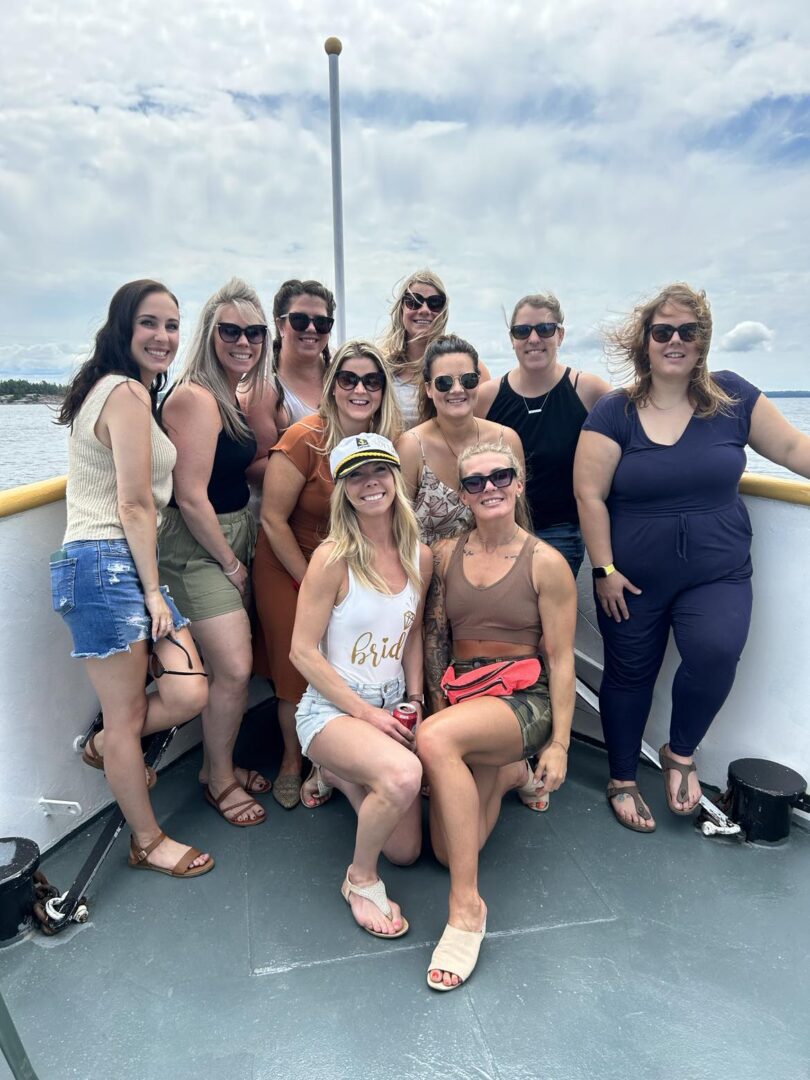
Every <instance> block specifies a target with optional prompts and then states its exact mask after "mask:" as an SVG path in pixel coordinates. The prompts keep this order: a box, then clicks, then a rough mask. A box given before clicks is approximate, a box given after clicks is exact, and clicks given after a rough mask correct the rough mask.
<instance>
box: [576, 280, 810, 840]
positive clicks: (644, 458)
mask: <svg viewBox="0 0 810 1080" xmlns="http://www.w3.org/2000/svg"><path fill="white" fill-rule="evenodd" d="M710 339H711V312H710V309H709V305H708V302H707V300H706V297H705V294H703V293H702V292H701V293H695V292H694V291H693V290H692V289H690V288H689V287H688V286H686V285H673V286H670V287H668V288H667V289H664V290H663V291H662V292H661V293H660V294H659V295H658V296H656V297H655V298H654V299H652V300H651V301H649V302H648V303H646V304H643V305H639V307H637V308H636V309H635V311H634V312H633V314H632V315H631V316H630V319H629V320H628V322H627V323H626V324H625V325H624V326H622V327H620V328H618V329H617V330H616V331H614V332H613V333H612V335H611V341H612V344H613V346H614V348H615V351H616V352H617V354H619V355H620V356H621V357H622V359H624V360H625V361H626V362H627V364H628V366H630V367H631V368H632V372H633V375H634V382H633V384H632V385H630V386H628V387H625V389H623V390H619V391H616V392H614V393H613V394H610V395H608V396H607V397H605V398H603V399H602V400H601V401H599V402H598V403H597V404H596V406H595V407H594V409H593V411H592V412H591V414H590V416H589V417H588V419H587V420H586V421H585V424H584V427H583V432H582V436H581V438H580V442H579V446H578V449H577V459H576V465H575V489H576V493H577V502H578V506H579V514H580V520H581V522H582V530H583V534H584V536H585V541H586V544H587V547H588V554H589V556H590V559H591V563H592V565H593V567H594V585H595V592H596V601H597V616H598V619H599V626H600V629H601V631H602V636H603V640H604V649H605V668H604V675H603V679H602V686H601V690H600V696H599V700H600V711H601V716H602V725H603V729H604V734H605V742H606V745H607V750H608V760H609V765H610V777H611V783H610V785H609V786H608V799H609V800H610V805H611V808H612V809H613V812H614V814H615V815H616V818H617V820H618V821H619V822H620V824H622V825H625V826H626V827H627V828H631V829H634V830H636V831H640V832H651V831H652V830H653V829H654V828H655V822H654V820H653V817H652V814H651V813H650V810H649V808H648V807H647V805H646V803H645V802H644V800H643V798H642V797H641V793H640V792H639V790H638V787H637V785H636V783H635V776H636V770H637V767H638V759H639V753H640V749H641V738H642V735H643V732H644V727H645V724H646V722H647V717H648V715H649V711H650V705H651V703H652V694H653V689H654V687H655V681H656V678H657V676H658V672H659V670H660V667H661V663H662V661H663V658H664V652H665V649H666V645H667V640H668V637H669V631H670V629H671V630H672V632H673V636H674V639H675V644H676V646H677V648H678V652H679V653H680V656H681V664H680V666H679V668H678V670H677V672H676V675H675V680H674V683H673V687H672V719H671V725H670V737H669V742H668V743H667V744H665V745H664V746H663V747H662V748H661V751H660V754H661V765H662V768H663V769H664V774H665V779H666V795H667V802H668V804H669V807H670V809H671V810H673V811H674V812H675V813H678V814H688V813H690V812H691V811H692V810H693V809H694V807H695V806H696V805H697V802H698V800H699V798H700V785H699V784H698V781H697V774H696V771H695V766H694V764H693V754H694V751H695V747H696V746H697V745H698V743H699V742H700V741H701V739H702V738H703V736H704V735H705V733H706V731H707V730H708V728H709V725H710V724H711V722H712V720H713V719H714V717H715V716H716V715H717V713H718V711H719V710H720V707H721V706H722V704H723V702H724V701H725V700H726V697H727V696H728V694H729V691H730V690H731V687H732V684H733V682H734V676H735V673H736V668H737V662H738V661H739V658H740V654H741V652H742V649H743V646H744V645H745V640H746V637H747V634H748V627H749V624H750V619H751V572H752V568H751V556H750V547H751V525H750V522H749V519H748V512H747V511H746V508H745V506H744V504H743V502H742V500H741V498H740V496H739V494H738V491H737V485H738V483H739V480H740V477H741V475H742V473H743V470H744V469H745V462H746V458H745V445H746V444H747V443H748V444H750V445H751V446H752V447H753V448H754V449H755V450H757V452H758V453H760V454H762V455H763V456H765V457H768V458H770V459H771V460H772V461H775V462H777V463H778V464H781V465H785V466H786V467H788V468H791V469H793V470H794V471H796V472H798V473H801V474H802V475H803V476H810V437H808V436H806V435H802V434H801V433H800V432H799V431H797V430H796V429H795V428H793V427H792V426H791V425H790V424H789V423H788V422H787V420H785V419H784V417H783V416H782V415H781V413H779V411H778V410H777V409H776V407H775V406H774V405H773V404H771V402H769V401H768V399H767V398H765V397H764V395H762V394H761V393H760V391H759V390H758V389H757V388H756V387H755V386H752V385H751V383H749V382H747V381H746V380H745V379H743V378H741V377H740V376H739V375H736V374H735V373H734V372H731V371H719V372H716V373H714V374H711V373H710V372H709V371H708V367H707V364H706V359H707V354H708V350H709V342H710Z"/></svg>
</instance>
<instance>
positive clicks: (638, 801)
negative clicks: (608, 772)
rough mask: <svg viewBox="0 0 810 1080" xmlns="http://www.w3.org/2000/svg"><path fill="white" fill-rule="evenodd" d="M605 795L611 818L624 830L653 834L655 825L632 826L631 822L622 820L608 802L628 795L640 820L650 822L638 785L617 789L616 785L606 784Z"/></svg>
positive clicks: (628, 785) (647, 809)
mask: <svg viewBox="0 0 810 1080" xmlns="http://www.w3.org/2000/svg"><path fill="white" fill-rule="evenodd" d="M606 795H607V801H608V806H609V807H610V809H611V810H612V812H613V816H614V817H615V818H616V820H617V821H618V823H619V824H620V825H622V826H623V827H624V828H625V829H630V830H631V831H632V832H640V833H651V832H655V828H656V827H655V825H634V824H633V822H632V821H628V820H627V819H626V818H623V817H622V816H621V814H620V813H619V812H618V810H617V809H616V807H615V806H614V805H613V803H612V802H611V801H610V800H611V799H615V798H616V796H617V795H629V796H630V798H631V799H632V800H633V803H634V805H635V808H636V813H637V814H638V816H639V817H640V818H641V820H642V821H651V820H652V814H651V813H650V811H649V808H648V807H647V806H645V805H644V800H643V799H642V797H641V792H640V791H639V789H638V784H626V785H625V786H624V787H618V786H617V785H616V784H608V786H607V792H606Z"/></svg>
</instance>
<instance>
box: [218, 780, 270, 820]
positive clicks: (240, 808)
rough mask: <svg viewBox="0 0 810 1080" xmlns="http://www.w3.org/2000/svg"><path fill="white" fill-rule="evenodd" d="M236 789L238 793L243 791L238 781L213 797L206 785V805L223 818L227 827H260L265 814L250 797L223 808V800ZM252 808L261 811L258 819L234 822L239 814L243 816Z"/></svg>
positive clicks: (259, 805) (262, 808)
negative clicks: (256, 807)
mask: <svg viewBox="0 0 810 1080" xmlns="http://www.w3.org/2000/svg"><path fill="white" fill-rule="evenodd" d="M237 788H239V790H240V791H244V790H245V789H244V788H243V787H242V785H241V784H240V783H239V781H238V780H234V782H233V783H232V784H229V785H228V786H227V787H226V788H225V790H224V791H223V792H222V793H221V794H220V795H218V796H215V795H214V793H213V792H212V791H211V788H210V787H208V785H207V784H206V787H205V800H206V802H207V803H209V804H210V805H211V806H213V808H214V809H215V810H216V812H217V813H218V814H221V815H222V817H224V818H225V820H226V821H227V822H228V824H229V825H236V827H237V828H239V829H246V828H248V827H249V826H250V825H261V823H262V822H263V821H264V820H265V818H266V817H267V813H266V812H265V809H264V807H263V806H262V804H261V803H257V802H256V800H255V799H254V798H253V796H251V795H248V797H247V798H246V799H241V800H240V801H239V802H236V803H233V804H232V805H231V806H226V807H225V808H223V806H222V801H223V799H227V797H228V796H229V795H230V794H231V792H232V791H236V789H237ZM253 806H258V808H259V809H260V810H261V814H259V816H258V817H254V818H249V819H248V820H247V821H237V820H236V819H237V818H238V817H239V815H240V814H244V812H245V811H246V810H247V809H248V807H253Z"/></svg>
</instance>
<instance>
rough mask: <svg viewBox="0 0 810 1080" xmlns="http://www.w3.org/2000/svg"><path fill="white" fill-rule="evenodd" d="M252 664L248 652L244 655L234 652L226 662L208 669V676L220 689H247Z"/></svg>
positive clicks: (238, 690) (232, 690)
mask: <svg viewBox="0 0 810 1080" xmlns="http://www.w3.org/2000/svg"><path fill="white" fill-rule="evenodd" d="M252 666H253V664H252V657H251V655H250V654H249V653H246V654H245V655H240V654H239V653H234V654H231V655H230V656H229V657H228V658H227V661H226V662H224V663H219V664H217V666H216V667H215V668H214V669H213V670H211V669H209V676H210V678H211V680H212V681H213V682H216V683H217V686H218V687H219V688H220V689H225V688H227V689H228V690H230V692H231V693H241V692H242V691H243V690H246V689H247V685H248V683H249V682H250V676H251V669H252Z"/></svg>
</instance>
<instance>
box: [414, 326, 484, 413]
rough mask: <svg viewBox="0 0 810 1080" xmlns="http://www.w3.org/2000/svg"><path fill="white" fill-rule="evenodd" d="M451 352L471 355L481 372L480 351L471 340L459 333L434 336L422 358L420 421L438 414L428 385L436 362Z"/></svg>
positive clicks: (477, 369) (473, 363) (475, 366)
mask: <svg viewBox="0 0 810 1080" xmlns="http://www.w3.org/2000/svg"><path fill="white" fill-rule="evenodd" d="M451 353H463V354H464V355H465V356H469V358H470V359H471V360H472V365H473V371H477V372H479V373H480V370H481V365H480V364H479V361H478V353H477V351H476V350H475V348H474V347H473V346H472V345H471V344H470V343H469V341H465V340H464V338H460V337H459V336H458V335H457V334H443V335H442V336H441V337H437V338H434V339H433V341H431V343H430V344H429V345H428V347H427V348H426V349H425V355H424V357H423V358H422V379H421V382H420V383H419V422H420V423H424V422H425V420H430V419H431V417H434V416H436V406H435V405H434V403H433V398H431V397H429V396H428V392H427V386H428V383H429V382H430V380H431V379H432V378H433V365H434V363H435V362H436V361H437V360H438V359H439V358H440V357H442V356H449V355H450V354H451Z"/></svg>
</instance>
